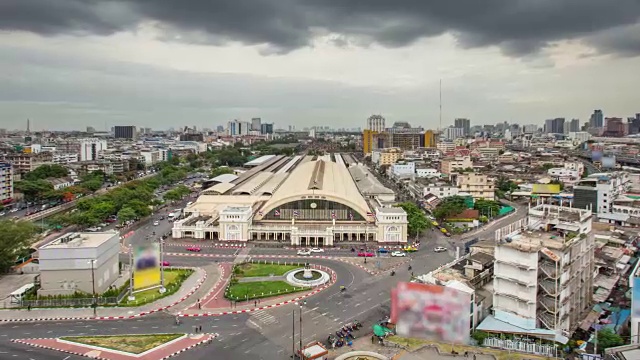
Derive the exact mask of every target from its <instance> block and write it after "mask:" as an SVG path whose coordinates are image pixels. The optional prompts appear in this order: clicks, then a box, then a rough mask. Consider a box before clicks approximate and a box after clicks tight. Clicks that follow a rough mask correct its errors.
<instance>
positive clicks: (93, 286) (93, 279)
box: [89, 259, 98, 316]
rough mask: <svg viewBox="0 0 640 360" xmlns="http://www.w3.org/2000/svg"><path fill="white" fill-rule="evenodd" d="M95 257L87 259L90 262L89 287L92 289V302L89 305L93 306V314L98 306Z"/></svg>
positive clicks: (94, 314)
mask: <svg viewBox="0 0 640 360" xmlns="http://www.w3.org/2000/svg"><path fill="white" fill-rule="evenodd" d="M96 261H97V260H96V259H91V260H89V264H91V287H92V289H93V304H92V305H91V307H93V316H96V308H97V307H98V304H97V302H96V300H97V299H96V276H95V267H96V266H95V265H96Z"/></svg>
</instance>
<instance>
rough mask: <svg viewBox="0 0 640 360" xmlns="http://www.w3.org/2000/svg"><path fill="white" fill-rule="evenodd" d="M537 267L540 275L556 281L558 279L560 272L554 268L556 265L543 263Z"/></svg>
mask: <svg viewBox="0 0 640 360" xmlns="http://www.w3.org/2000/svg"><path fill="white" fill-rule="evenodd" d="M539 267H540V270H541V271H542V273H544V274H545V275H546V276H547V277H549V278H551V279H557V278H558V277H560V271H558V270H559V269H558V268H556V265H555V264H553V263H550V262H547V261H543V262H541V263H540V265H539Z"/></svg>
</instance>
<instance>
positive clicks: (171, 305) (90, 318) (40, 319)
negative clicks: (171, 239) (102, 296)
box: [0, 271, 207, 322]
mask: <svg viewBox="0 0 640 360" xmlns="http://www.w3.org/2000/svg"><path fill="white" fill-rule="evenodd" d="M206 280H207V272H206V271H205V273H204V275H203V276H202V277H201V278H200V279H199V280H198V282H197V283H196V284H195V285H194V286H193V287H192V288H191V290H189V292H188V293H187V294H186V295H185V296H183V297H181V298H180V299H178V300H176V301H174V302H173V303H171V304H169V305H166V306H163V307H160V308H157V309H153V310H150V311H143V312H141V313H138V314H134V315H124V316H81V317H51V318H33V319H2V320H0V322H29V321H61V320H124V319H135V318H139V317H142V316H145V315H150V314H153V313H157V312H160V311H164V310H167V309H169V308H171V307H174V306H176V305H178V304H180V303H182V302H183V301H185V300H187V298H189V297H190V296H191V295H193V294H194V293H195V292H196V291H198V289H200V287H201V286H202V284H204V282H205V281H206ZM123 309H126V308H123Z"/></svg>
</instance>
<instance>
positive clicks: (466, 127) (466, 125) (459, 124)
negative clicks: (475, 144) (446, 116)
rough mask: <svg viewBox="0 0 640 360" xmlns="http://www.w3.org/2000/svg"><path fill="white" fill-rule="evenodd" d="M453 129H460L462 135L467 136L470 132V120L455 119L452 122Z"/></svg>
mask: <svg viewBox="0 0 640 360" xmlns="http://www.w3.org/2000/svg"><path fill="white" fill-rule="evenodd" d="M453 127H454V128H462V130H463V135H464V136H469V134H470V130H471V120H469V119H464V118H458V119H455V120H454V121H453Z"/></svg>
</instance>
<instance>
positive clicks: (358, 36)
mask: <svg viewBox="0 0 640 360" xmlns="http://www.w3.org/2000/svg"><path fill="white" fill-rule="evenodd" d="M639 18H640V1H638V0H616V1H614V2H612V1H610V0H564V1H558V0H482V1H478V0H448V1H428V0H396V1H389V0H347V1H345V0H119V1H115V0H114V1H97V0H54V1H52V0H2V1H0V29H4V30H25V31H32V32H35V33H39V34H43V35H52V34H60V33H79V34H82V33H97V34H108V33H112V32H116V31H120V30H131V29H135V28H136V27H137V26H138V25H139V24H140V23H141V22H143V21H155V22H156V23H157V24H158V26H159V27H160V28H162V29H164V30H165V32H166V34H165V36H164V37H163V39H171V40H175V41H186V42H198V43H212V44H220V43H224V42H226V41H240V42H242V43H244V44H252V45H253V44H262V45H266V46H267V47H268V48H269V49H270V50H269V51H268V52H269V53H272V52H280V53H283V52H287V51H291V50H294V49H297V48H300V47H304V46H308V45H310V44H311V42H312V40H313V38H314V37H315V36H317V35H318V34H322V33H327V32H332V33H337V34H340V35H341V36H342V37H341V38H340V39H341V40H340V41H339V42H340V43H342V44H347V43H348V44H357V45H363V44H368V43H379V44H381V45H383V46H387V47H400V46H405V45H408V44H411V43H412V42H414V41H416V40H418V39H421V38H424V37H431V36H437V35H440V34H443V33H447V32H449V33H451V34H453V35H454V36H455V37H456V38H457V40H458V42H459V44H460V46H462V47H465V48H474V47H485V46H492V45H494V46H499V47H500V48H501V49H502V50H503V51H504V53H505V54H507V55H510V56H523V55H528V54H532V53H535V52H537V51H538V50H540V49H541V48H543V47H545V46H548V45H549V43H550V42H553V41H556V40H563V39H573V38H585V39H586V41H587V43H588V44H590V45H593V46H594V47H595V48H596V50H598V51H600V52H603V53H613V54H619V55H623V56H629V55H638V54H640V50H639V49H638V40H637V32H635V31H634V30H636V29H637V27H634V25H637V24H638V22H639ZM614 27H615V28H616V29H619V30H617V32H616V33H615V34H614V35H607V34H608V33H609V30H610V29H611V28H614ZM350 40H351V41H350Z"/></svg>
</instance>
